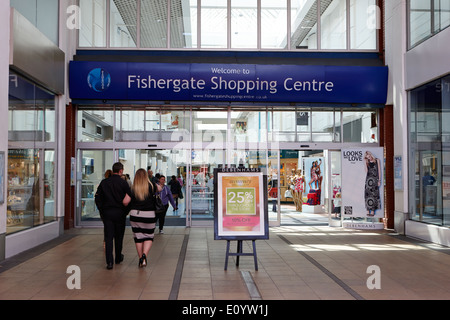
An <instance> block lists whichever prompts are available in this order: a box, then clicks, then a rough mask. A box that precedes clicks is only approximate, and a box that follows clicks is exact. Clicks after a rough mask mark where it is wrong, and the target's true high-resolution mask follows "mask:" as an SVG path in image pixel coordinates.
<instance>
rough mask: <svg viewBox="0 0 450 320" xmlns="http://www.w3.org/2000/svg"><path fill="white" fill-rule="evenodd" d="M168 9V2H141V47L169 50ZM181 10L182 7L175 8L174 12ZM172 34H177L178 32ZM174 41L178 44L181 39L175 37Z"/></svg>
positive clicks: (154, 0)
mask: <svg viewBox="0 0 450 320" xmlns="http://www.w3.org/2000/svg"><path fill="white" fill-rule="evenodd" d="M172 2H173V1H172ZM175 3H176V2H175ZM167 8H168V6H167V0H141V12H140V15H141V47H143V48H167ZM179 9H181V7H180V6H175V7H174V8H172V12H174V10H179ZM180 13H181V11H180V12H177V14H180ZM181 17H182V16H181ZM172 22H174V21H173V20H172ZM172 26H174V24H173V23H172ZM172 32H175V34H176V33H177V32H178V30H173V31H172ZM177 35H178V36H179V34H177ZM173 41H175V43H176V42H177V41H179V39H177V38H176V37H175V39H173ZM177 48H181V47H179V46H177Z"/></svg>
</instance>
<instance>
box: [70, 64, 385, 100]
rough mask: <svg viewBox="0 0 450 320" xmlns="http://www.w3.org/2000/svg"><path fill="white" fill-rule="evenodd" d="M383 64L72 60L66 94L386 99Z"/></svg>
mask: <svg viewBox="0 0 450 320" xmlns="http://www.w3.org/2000/svg"><path fill="white" fill-rule="evenodd" d="M387 81H388V68H387V67H363V66H315V65H314V66H310V65H306V66H301V65H238V64H206V63H205V64H201V63H193V64H188V63H186V64H183V63H182V64H180V63H136V62H86V61H72V62H71V63H70V97H71V98H72V99H86V100H144V101H151V100H153V101H230V102H239V101H241V102H244V101H248V102H300V103H302V102H303V103H364V104H385V103H386V97H387Z"/></svg>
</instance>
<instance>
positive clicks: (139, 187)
mask: <svg viewBox="0 0 450 320" xmlns="http://www.w3.org/2000/svg"><path fill="white" fill-rule="evenodd" d="M149 184H150V180H148V173H147V171H146V170H145V169H139V170H138V171H136V174H135V175H134V182H133V186H132V187H131V189H132V191H133V193H134V196H135V197H136V199H138V200H140V201H143V200H145V198H147V197H148V195H149V189H148V188H149Z"/></svg>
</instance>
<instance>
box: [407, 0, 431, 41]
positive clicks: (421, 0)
mask: <svg viewBox="0 0 450 320" xmlns="http://www.w3.org/2000/svg"><path fill="white" fill-rule="evenodd" d="M409 6H410V7H409V9H410V12H409V24H410V44H411V46H414V45H415V44H417V43H419V42H420V41H422V40H423V39H426V38H428V37H429V36H431V1H430V0H410V2H409Z"/></svg>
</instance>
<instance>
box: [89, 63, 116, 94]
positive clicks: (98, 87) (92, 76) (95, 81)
mask: <svg viewBox="0 0 450 320" xmlns="http://www.w3.org/2000/svg"><path fill="white" fill-rule="evenodd" d="M87 82H88V84H89V87H90V88H91V89H92V90H94V91H96V92H103V91H105V90H107V89H108V88H109V86H110V85H111V75H110V74H109V73H108V71H106V70H104V69H102V68H96V69H94V70H92V71H91V72H89V74H88V77H87Z"/></svg>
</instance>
